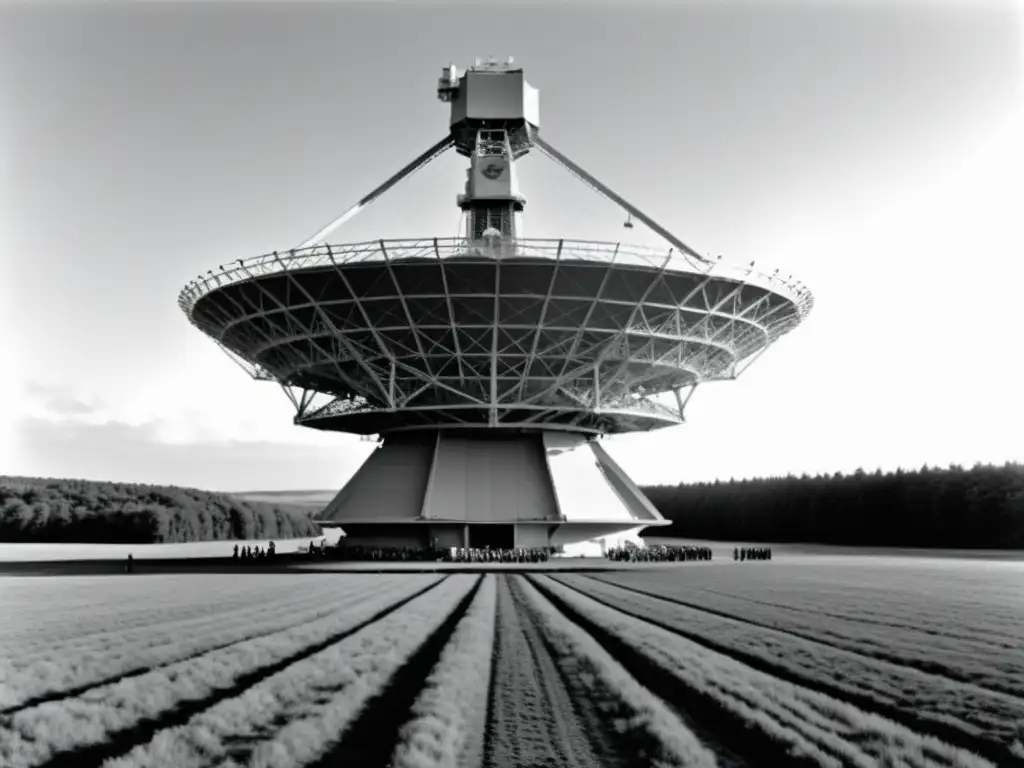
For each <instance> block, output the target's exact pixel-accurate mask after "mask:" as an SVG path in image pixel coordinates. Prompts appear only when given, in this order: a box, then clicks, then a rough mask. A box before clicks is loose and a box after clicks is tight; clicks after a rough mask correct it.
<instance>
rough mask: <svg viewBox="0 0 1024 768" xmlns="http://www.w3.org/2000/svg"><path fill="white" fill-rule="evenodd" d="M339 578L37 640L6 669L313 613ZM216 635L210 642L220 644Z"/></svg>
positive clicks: (88, 658)
mask: <svg viewBox="0 0 1024 768" xmlns="http://www.w3.org/2000/svg"><path fill="white" fill-rule="evenodd" d="M372 584H373V582H371V581H370V580H364V581H362V582H358V581H357V582H356V583H355V584H353V585H352V586H353V587H354V588H355V589H356V590H362V589H372ZM337 592H338V589H337V583H335V584H330V583H325V582H320V583H319V584H316V585H311V588H310V589H306V590H303V591H302V592H301V593H299V594H296V592H295V591H294V590H292V591H290V592H285V593H281V594H271V595H266V596H265V595H259V597H258V598H257V597H256V596H254V595H249V599H248V600H246V601H245V602H242V603H240V604H239V603H238V602H237V601H232V602H231V603H220V604H217V603H214V604H211V605H208V606H205V607H206V610H205V611H204V612H203V613H201V614H199V615H195V616H189V617H187V618H177V617H174V616H167V615H166V614H165V613H163V612H155V613H153V614H150V615H149V616H148V617H147V618H148V621H146V622H145V623H143V622H142V621H140V622H139V624H138V625H137V626H132V627H111V628H110V629H108V630H106V631H104V632H95V633H92V634H86V635H82V636H74V637H70V638H67V639H64V640H51V641H41V640H36V641H33V642H31V643H26V644H24V645H21V646H15V647H14V648H11V649H9V650H6V653H7V654H8V655H7V657H6V659H4V663H3V669H4V670H5V672H6V675H8V676H9V675H11V674H16V673H17V672H18V671H19V670H27V671H28V676H32V674H33V671H32V670H31V668H32V667H34V666H40V667H42V670H41V673H42V674H44V675H45V674H47V670H46V666H48V665H53V666H56V667H59V668H61V669H66V668H67V667H68V666H69V665H70V666H74V667H89V666H93V665H98V664H99V665H102V664H103V663H104V661H105V659H106V658H107V657H117V656H121V655H124V654H125V653H126V652H130V653H132V654H137V653H138V652H139V651H140V650H144V649H149V648H151V647H153V646H158V645H161V644H174V645H179V646H180V645H182V644H183V643H184V645H189V646H193V647H197V646H195V643H196V642H201V641H202V640H203V639H205V638H207V637H210V636H216V635H219V634H222V633H223V632H224V631H228V630H231V629H233V628H236V627H238V626H239V625H247V624H249V623H250V622H261V621H262V622H264V623H265V622H266V619H264V618H263V617H264V616H266V617H268V618H269V617H270V616H275V617H277V618H278V620H279V621H285V622H287V620H288V619H287V614H288V613H289V612H294V614H296V615H298V614H308V610H307V609H308V608H310V607H311V606H320V607H321V608H323V607H324V606H329V605H330V602H331V600H333V599H334V598H335V597H336V596H337ZM217 642H218V641H217V640H216V639H212V640H211V641H210V643H209V644H210V645H211V646H212V645H216V644H217Z"/></svg>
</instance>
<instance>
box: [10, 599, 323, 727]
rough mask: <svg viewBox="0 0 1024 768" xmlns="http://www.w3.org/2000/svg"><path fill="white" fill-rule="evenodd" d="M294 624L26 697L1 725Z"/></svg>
mask: <svg viewBox="0 0 1024 768" xmlns="http://www.w3.org/2000/svg"><path fill="white" fill-rule="evenodd" d="M331 613H333V611H332V610H330V609H325V610H324V611H323V612H322V613H317V614H314V615H313V616H312V617H311V618H310V619H309V620H308V621H307V622H303V623H308V622H309V621H318V620H320V619H323V618H325V617H327V616H329V615H330V614H331ZM291 626H292V625H291V624H282V625H281V626H279V627H277V628H276V629H268V630H266V631H265V632H257V633H255V634H252V635H246V636H245V637H240V638H236V639H234V640H230V641H226V642H223V643H218V644H217V645H211V646H207V647H206V648H203V649H202V650H201V651H196V652H194V653H190V654H187V655H185V656H179V657H175V658H173V659H168V660H166V661H162V662H160V663H159V664H152V665H149V666H140V667H133V668H131V669H128V670H124V671H122V672H119V673H118V674H116V675H110V676H109V677H105V678H101V679H99V680H94V681H93V682H91V683H82V684H81V685H77V686H75V687H74V688H65V689H63V690H61V691H53V692H52V693H43V694H40V695H39V696H35V697H33V698H31V699H26V700H25V701H24V702H22V703H21V704H15V705H14V706H11V707H7V708H5V709H0V725H8V724H9V722H10V720H9V718H10V717H11V716H13V715H16V714H18V712H20V711H21V710H23V709H30V708H31V707H38V706H39V705H40V704H49V703H50V702H54V701H62V700H64V699H73V698H76V697H78V696H81V695H82V694H83V693H88V692H89V691H90V690H92V689H93V688H101V687H103V686H104V685H113V684H115V683H119V682H120V681H122V680H126V679H128V678H130V677H136V676H138V675H144V674H146V673H147V672H153V671H155V670H159V669H162V668H163V667H170V666H173V665H174V664H181V663H182V662H186V661H188V660H189V659H195V658H198V657H200V656H205V655H206V654H208V653H213V652H215V651H222V650H224V649H225V648H230V647H231V646H232V645H238V644H239V643H245V642H248V641H250V640H257V639H259V638H261V637H267V636H268V635H274V634H277V633H278V632H282V631H284V630H286V629H289V628H290V627H291Z"/></svg>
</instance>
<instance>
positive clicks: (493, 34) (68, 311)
mask: <svg viewBox="0 0 1024 768" xmlns="http://www.w3.org/2000/svg"><path fill="white" fill-rule="evenodd" d="M1021 38H1022V20H1021V11H1020V8H1019V6H1017V5H1015V4H1012V3H991V2H979V0H971V2H962V3H948V2H924V1H923V0H920V1H917V2H903V3H900V2H890V1H887V2H884V3H882V2H878V3H874V2H834V1H827V0H822V1H821V2H790V3H785V4H781V3H772V2H760V3H756V4H755V3H752V2H751V3H746V2H743V3H741V2H731V3H730V2H715V3H711V2H707V3H700V2H678V3H649V4H645V3H642V2H635V1H633V0H631V1H630V2H625V1H624V2H622V3H620V4H599V3H582V2H581V3H545V4H540V3H538V4H535V5H528V4H523V3H517V4H516V5H515V6H514V10H512V6H507V5H503V6H502V7H501V9H500V10H496V6H495V7H492V5H491V4H489V3H483V2H480V3H477V4H471V3H451V4H447V5H445V4H438V3H416V4H413V3H394V2H380V3H368V2H367V3H350V4H343V3H335V4H328V3H315V4H308V5H305V4H300V3H292V2H289V3H280V4H277V5H274V4H249V3H246V4H242V3H212V2H190V3H186V2H181V3H166V4H162V3H161V4H158V3H152V2H144V3H135V4H131V5H129V4H127V3H107V4H102V5H92V6H90V5H87V4H85V3H74V4H66V5H47V4H46V3H41V2H32V3H31V4H29V3H13V4H0V258H2V262H0V268H2V274H0V320H2V325H0V334H3V335H2V336H0V351H2V353H3V355H2V358H0V365H2V366H3V371H2V376H0V381H2V383H0V387H2V388H3V391H2V392H0V397H2V399H0V403H2V405H0V438H2V441H0V473H17V474H28V475H43V476H74V477H88V478H96V479H112V480H124V481H135V482H158V483H175V484H182V485H189V486H198V487H204V488H210V489H228V490H242V489H278V488H281V489H286V488H331V487H336V486H340V485H341V484H342V483H343V482H344V480H345V479H346V478H347V477H348V476H349V475H350V474H351V472H352V471H354V469H355V468H356V467H357V466H358V463H359V462H360V461H361V459H362V458H363V457H364V456H365V455H366V454H367V453H368V451H369V446H368V445H367V444H365V443H360V442H359V441H358V439H356V438H353V437H349V436H343V435H325V434H322V433H318V432H315V431H311V430H304V429H301V428H299V427H295V426H293V425H292V424H291V417H292V408H291V405H290V403H289V402H288V400H287V399H286V398H285V397H284V395H283V394H282V393H281V392H280V390H279V389H277V388H276V387H275V386H274V385H271V384H267V383H258V382H253V381H250V380H249V379H248V378H247V377H246V376H245V374H244V373H243V372H242V371H241V370H239V369H238V368H237V367H236V366H235V365H234V364H233V363H232V362H231V361H230V360H229V359H227V358H226V357H225V356H224V355H223V354H222V353H221V352H220V351H219V350H218V349H217V348H216V346H215V345H214V344H213V342H212V341H210V340H209V339H207V338H206V337H205V336H203V335H202V334H201V333H200V332H199V331H197V330H196V329H195V328H193V327H192V326H190V325H189V323H188V322H187V320H186V319H185V317H184V315H183V314H182V313H181V311H180V310H179V309H178V307H177V304H176V298H177V293H178V291H179V290H180V288H181V287H182V286H183V285H184V284H185V283H186V282H187V281H188V280H190V279H191V278H192V277H194V276H195V275H197V274H199V273H201V272H203V273H205V272H206V270H208V269H210V268H216V267H217V265H219V264H223V263H226V262H227V261H229V260H234V259H237V258H241V257H248V256H255V255H258V254H261V253H265V252H268V251H271V250H276V249H286V248H288V247H292V246H294V245H296V244H297V243H299V242H300V241H302V240H303V239H305V238H306V237H307V236H309V235H310V234H312V233H313V232H314V231H316V230H317V229H318V228H319V227H320V226H321V225H323V224H324V223H326V222H327V221H330V220H331V219H332V218H333V217H334V216H335V215H337V214H338V213H340V212H341V211H342V210H344V209H345V208H347V207H348V206H349V205H350V204H351V203H352V202H354V201H355V200H356V199H358V198H360V197H362V195H363V194H365V193H366V192H367V191H369V190H370V189H371V188H372V187H373V186H375V185H376V184H377V183H378V182H379V181H381V180H383V179H384V178H385V177H386V176H388V175H390V174H391V173H392V172H393V171H394V170H396V169H397V168H399V167H400V166H402V165H404V164H405V163H406V162H407V161H408V160H410V159H411V158H412V157H414V156H415V155H417V154H419V153H420V152H421V151H422V150H424V149H426V148H427V147H428V146H429V145H431V144H432V143H434V142H435V141H437V140H438V139H439V138H441V137H442V136H443V135H444V133H445V131H446V126H447V118H448V112H447V107H446V106H445V105H442V104H440V103H439V102H437V100H436V97H435V87H436V80H437V77H438V76H439V74H440V69H441V67H442V66H443V65H445V64H448V63H449V62H454V63H455V64H457V65H460V67H465V66H466V65H468V64H471V63H472V61H473V59H474V57H477V56H488V55H491V54H493V55H494V56H496V57H499V58H504V57H506V56H508V55H514V56H515V58H516V63H517V64H521V65H522V66H523V67H524V68H525V69H526V73H527V77H528V79H529V80H530V82H531V84H532V85H534V86H536V87H537V88H539V89H540V92H541V130H542V132H543V134H544V136H545V137H546V138H547V139H548V141H550V142H551V143H552V144H554V145H555V146H556V147H558V148H559V149H561V150H562V151H563V152H565V153H566V154H568V155H569V156H570V157H572V158H573V159H574V160H576V161H577V162H579V163H580V164H581V165H583V166H584V167H585V168H587V169H588V170H590V171H591V172H592V173H593V174H595V175H596V176H597V177H598V178H600V179H602V180H603V181H605V182H606V183H608V184H609V185H610V186H612V187H613V188H614V189H616V190H617V191H618V192H619V193H620V194H622V195H623V196H624V197H625V198H627V199H628V200H630V201H632V202H634V203H635V204H637V205H638V206H639V207H640V208H641V209H643V210H645V211H646V212H647V213H649V214H650V215H651V216H653V217H654V218H655V219H656V220H657V221H659V222H661V223H662V224H664V225H666V226H667V227H668V228H669V229H671V230H672V231H674V232H675V233H676V234H677V235H678V236H680V237H681V238H682V239H683V240H684V241H685V242H687V243H689V244H690V245H692V246H694V247H695V248H697V249H698V250H700V251H702V252H704V253H708V254H712V255H718V254H722V255H723V256H724V257H725V258H726V259H728V260H731V261H735V262H738V263H747V262H749V261H751V260H756V261H757V262H758V263H759V264H761V265H764V266H766V267H770V268H771V269H774V268H775V267H782V268H783V269H784V270H785V271H787V272H793V273H794V274H796V275H797V276H798V277H799V278H800V279H801V280H802V281H803V282H804V283H805V284H807V285H808V286H809V287H810V288H811V289H812V290H813V291H814V293H815V295H816V298H817V304H816V306H815V309H814V311H813V312H812V314H811V315H810V317H809V318H808V320H807V322H806V324H805V325H804V326H803V327H800V328H798V329H797V330H796V331H794V332H793V333H792V334H790V335H789V336H787V337H785V338H784V339H783V340H782V341H781V342H779V343H778V345H777V346H775V347H773V348H772V349H771V350H769V351H768V352H767V353H766V354H765V355H764V356H762V357H761V358H760V359H759V360H758V361H757V363H756V364H754V365H753V367H752V368H751V369H750V370H749V371H748V372H747V373H746V374H745V375H744V376H743V377H742V378H741V379H740V380H738V381H735V382H725V383H716V384H710V385H708V386H706V387H703V388H701V389H698V391H697V393H696V394H695V396H694V397H693V400H692V401H691V403H690V410H689V423H688V424H686V425H685V426H682V427H679V428H675V429H671V430H664V431H662V432H659V433H657V434H653V435H644V436H630V437H626V438H617V439H615V440H611V441H608V442H606V446H607V447H608V449H609V451H610V452H611V453H612V454H613V455H614V456H615V458H616V459H617V460H619V461H620V462H621V463H622V464H623V466H624V468H625V469H626V470H627V471H629V472H630V473H631V474H632V475H633V476H634V477H635V478H636V479H637V480H639V481H640V482H643V483H649V482H677V481H680V480H699V479H708V478H715V477H721V478H728V477H732V476H736V477H744V476H757V475H767V474H785V473H787V472H795V473H800V472H805V471H806V472H811V473H814V472H834V471H852V470H854V469H856V468H857V467H865V468H867V469H873V468H875V467H879V466H881V467H883V468H892V467H895V466H901V465H902V466H907V467H918V466H920V465H922V464H924V463H929V464H939V465H944V464H948V463H950V462H959V463H963V464H968V465H969V464H973V463H974V462H976V461H993V462H1003V461H1006V460H1024V447H1022V446H1024V441H1022V438H1021V435H1022V434H1024V399H1022V398H1024V362H1022V358H1021V356H1022V347H1024V334H1022V328H1024V322H1022V319H1021V306H1022V303H1024V302H1022V301H1021V299H1020V295H1021V290H1022V288H1021V280H1022V279H1024V268H1022V256H1024V237H1022V234H1021V201H1022V200H1024V194H1022V192H1024V189H1022V186H1024V183H1022V179H1024V173H1022V172H1024V158H1022V153H1021V142H1020V136H1021V135H1024V123H1022V121H1021V117H1020V115H1021V105H1022V89H1021V65H1022V58H1021V51H1022V45H1021ZM464 167H465V160H464V159H463V158H459V157H457V156H456V155H454V154H450V155H448V156H445V157H443V158H442V159H441V160H439V161H438V162H436V163H435V164H433V165H432V166H429V167H428V168H427V169H426V170H424V171H423V172H422V173H420V174H418V175H416V176H415V177H413V178H412V179H411V180H410V181H409V182H407V183H406V184H405V185H404V186H401V187H399V188H397V189H395V190H394V191H393V192H391V193H389V195H387V196H385V197H384V198H383V199H382V200H380V201H379V202H378V203H376V204H374V205H373V206H371V207H370V208H369V209H367V210H366V211H364V212H363V213H362V214H361V215H360V216H359V217H358V218H357V219H355V220H353V221H352V222H350V223H349V224H347V225H346V226H345V227H343V228H342V229H340V230H339V231H338V232H336V233H335V235H334V236H333V238H332V239H333V240H334V241H336V242H345V241H349V240H361V239H367V238H377V237H403V236H409V237H417V236H440V237H451V236H454V235H455V234H456V231H457V224H458V220H459V212H458V210H457V208H456V206H455V196H456V194H457V193H458V192H459V191H461V184H462V180H463V179H464ZM520 182H521V187H522V190H523V192H524V194H526V196H527V199H528V204H527V208H526V216H525V226H524V232H523V234H525V235H526V236H528V237H547V236H553V237H567V238H583V239H594V240H618V239H622V238H627V239H628V240H629V241H633V242H640V243H642V244H657V243H658V239H657V237H656V236H654V235H652V234H650V233H646V232H644V231H643V228H642V226H638V227H637V228H636V229H633V230H628V231H627V230H624V229H622V226H621V224H622V220H623V219H624V216H623V215H622V213H621V212H619V211H618V210H616V209H615V207H614V206H612V205H611V204H609V203H607V202H605V201H604V200H603V199H602V198H600V197H598V196H597V195H596V194H595V193H593V192H591V191H590V190H589V189H587V188H586V187H584V186H582V185H581V184H580V183H579V182H577V181H576V180H575V179H573V178H572V177H570V176H568V175H567V174H566V173H565V172H564V171H562V170H560V169H558V168H557V167H555V166H553V165H552V164H551V163H549V162H548V161H546V160H545V159H543V158H542V157H537V156H533V155H531V156H528V157H526V158H525V159H524V160H523V161H522V163H521V169H520Z"/></svg>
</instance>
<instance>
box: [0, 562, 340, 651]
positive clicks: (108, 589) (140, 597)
mask: <svg viewBox="0 0 1024 768" xmlns="http://www.w3.org/2000/svg"><path fill="white" fill-rule="evenodd" d="M154 578H159V579H160V580H159V588H158V589H157V588H152V589H150V588H146V587H149V586H155V585H154V584H153V583H152V579H154ZM72 580H75V581H77V580H81V581H83V582H85V583H84V584H83V585H81V586H80V587H79V588H77V589H68V588H67V587H65V586H64V582H65V581H72ZM14 582H29V583H32V584H33V587H32V588H31V589H28V590H26V588H25V586H24V585H20V589H21V590H22V592H23V594H22V599H24V598H26V597H28V596H29V595H32V596H34V601H35V604H34V606H26V605H24V604H18V603H16V602H15V601H11V600H9V599H8V590H9V589H10V588H11V585H12V583H14ZM40 582H42V584H43V587H42V588H41V587H40ZM329 582H330V580H329V579H328V578H327V577H322V576H317V575H314V576H310V577H309V580H308V581H307V582H306V584H307V588H308V587H309V586H311V585H312V584H314V583H322V584H327V583H329ZM140 587H141V588H140ZM3 590H4V618H5V622H4V625H3V627H2V628H0V648H7V647H9V646H14V645H16V644H24V643H31V642H40V643H41V642H51V643H52V642H58V641H61V640H64V639H68V638H74V637H83V636H86V635H92V634H96V633H106V632H110V631H113V630H123V629H130V628H132V627H136V626H145V625H146V624H149V623H151V622H152V621H153V618H154V617H155V616H160V617H162V618H163V619H164V620H167V621H183V620H187V619H189V618H193V617H196V616H202V615H204V614H208V613H210V612H211V611H220V610H230V609H232V608H237V607H239V606H242V605H246V604H250V603H252V602H253V600H254V598H259V599H277V598H281V597H286V596H287V595H289V594H294V589H293V588H292V585H289V584H287V583H282V582H281V580H280V579H279V578H278V579H277V580H276V581H275V580H273V578H272V577H268V576H264V575H262V574H251V575H250V574H247V575H246V578H245V579H216V580H211V579H208V578H204V577H202V576H196V575H191V574H189V575H173V576H166V577H152V576H139V577H134V578H131V579H119V578H116V577H109V576H105V577H74V576H69V577H65V578H62V579H46V580H42V579H36V578H32V579H4V580H3Z"/></svg>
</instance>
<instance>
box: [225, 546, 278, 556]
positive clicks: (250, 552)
mask: <svg viewBox="0 0 1024 768" xmlns="http://www.w3.org/2000/svg"><path fill="white" fill-rule="evenodd" d="M275 554H276V550H275V548H274V542H270V543H269V544H267V548H266V549H264V548H263V547H261V546H259V545H256V546H255V547H254V546H252V545H251V544H246V545H245V546H244V547H239V546H238V545H237V544H235V550H234V554H233V555H232V556H231V559H232V560H265V559H266V558H270V557H273V556H274V555H275Z"/></svg>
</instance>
